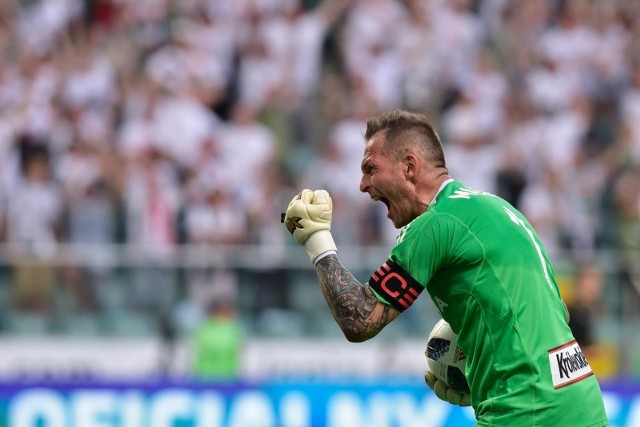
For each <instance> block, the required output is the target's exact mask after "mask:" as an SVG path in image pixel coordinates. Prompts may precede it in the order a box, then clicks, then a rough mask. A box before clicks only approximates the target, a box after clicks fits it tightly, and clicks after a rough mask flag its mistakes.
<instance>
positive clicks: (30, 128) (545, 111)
mask: <svg viewBox="0 0 640 427" xmlns="http://www.w3.org/2000/svg"><path fill="white" fill-rule="evenodd" d="M639 18H640V2H638V1H637V0H611V1H596V0H555V1H539V0H513V1H508V0H484V1H482V0H476V1H473V0H135V1H134V0H8V1H2V2H0V219H1V220H2V228H1V229H0V242H2V243H3V244H5V246H6V247H7V248H9V249H10V250H12V251H18V252H19V253H21V254H24V255H28V256H31V257H33V258H34V259H46V258H47V257H50V256H52V255H54V254H55V253H56V250H57V248H58V245H59V244H60V243H74V244H111V243H129V244H132V245H142V246H145V247H147V248H150V249H151V250H152V251H153V253H154V254H155V255H156V256H157V257H158V259H162V257H164V256H171V254H172V253H173V251H174V250H175V249H176V247H177V246H178V245H180V244H183V243H190V244H206V245H215V244H245V243H246V244H257V245H261V244H264V245H268V247H269V248H274V247H277V246H278V245H279V246H280V247H283V248H284V247H285V246H286V245H287V244H292V239H289V238H288V236H287V235H286V232H285V231H284V228H283V227H282V225H281V224H280V223H279V216H280V215H279V214H280V212H281V211H282V209H283V208H284V207H285V206H286V204H287V203H288V201H289V200H290V198H291V197H292V196H293V195H294V194H295V192H297V191H298V190H299V189H301V188H319V187H322V188H326V189H328V190H329V191H330V192H331V194H332V197H333V199H334V208H335V213H334V218H335V219H334V229H335V233H334V235H335V236H336V241H337V243H338V245H342V244H345V245H360V244H362V245H377V244H390V243H391V242H393V239H394V238H395V230H394V229H393V228H392V227H390V225H389V224H388V221H386V219H385V215H386V212H385V211H384V206H382V205H381V204H375V203H373V202H372V201H371V200H369V199H368V198H367V197H364V196H363V195H362V194H360V193H359V191H358V183H359V178H360V160H361V155H362V152H363V137H362V135H363V131H364V124H365V122H366V119H367V117H369V116H371V115H373V114H375V113H377V112H380V111H386V110H391V109H395V108H408V109H412V110H416V111H420V112H423V113H426V114H427V115H429V116H430V117H431V118H432V120H433V123H434V125H435V126H436V128H437V129H438V131H439V133H440V136H441V138H442V139H443V142H444V144H445V153H446V156H447V165H448V167H449V169H450V173H451V175H452V176H453V177H455V178H456V179H458V180H460V181H463V182H465V183H466V184H468V185H470V186H472V187H476V188H479V189H482V190H485V191H489V192H493V193H495V194H499V195H501V196H503V197H505V198H507V199H508V200H509V201H511V202H512V203H513V204H514V205H515V206H516V207H518V208H519V209H521V210H522V211H523V213H524V214H525V215H526V216H528V218H529V219H530V220H531V222H532V223H533V225H534V226H535V227H536V228H537V230H538V232H539V233H540V235H541V237H542V239H543V241H544V243H545V245H546V246H547V249H548V250H549V252H550V253H551V254H552V255H553V254H556V253H559V252H561V251H562V252H566V251H569V252H570V253H571V254H573V255H572V256H574V257H575V258H576V259H577V260H578V261H579V262H583V261H584V262H588V260H589V258H590V257H591V256H592V255H593V251H595V250H598V249H602V248H614V249H622V250H625V251H634V250H638V249H640V239H639V238H638V236H640V19H639ZM381 209H382V210H381ZM283 253H284V252H283ZM269 254H270V255H273V256H277V255H278V254H277V253H275V254H274V253H273V252H270V253H269ZM274 262H277V260H276V261H274ZM22 274H26V275H29V274H34V270H33V269H30V270H29V271H25V272H22ZM71 276H73V274H72V273H71ZM146 280H147V281H148V278H147V279H146ZM157 280H162V279H161V277H160V276H159V277H158V279H157ZM25 298H27V300H28V295H26V296H25Z"/></svg>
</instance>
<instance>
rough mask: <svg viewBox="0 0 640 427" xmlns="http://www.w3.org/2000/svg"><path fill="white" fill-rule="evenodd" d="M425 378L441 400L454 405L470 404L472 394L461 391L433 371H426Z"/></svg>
mask: <svg viewBox="0 0 640 427" xmlns="http://www.w3.org/2000/svg"><path fill="white" fill-rule="evenodd" d="M424 380H425V381H426V383H427V385H428V386H429V388H430V389H432V390H433V391H434V392H435V394H436V396H438V398H439V399H440V400H444V401H445V402H449V403H451V404H452V405H460V406H470V405H471V395H470V394H469V393H459V392H457V391H455V390H454V389H452V388H451V387H448V386H447V385H446V384H445V383H444V382H443V381H440V380H439V379H438V378H436V376H435V375H434V374H433V372H431V371H426V372H425V373H424Z"/></svg>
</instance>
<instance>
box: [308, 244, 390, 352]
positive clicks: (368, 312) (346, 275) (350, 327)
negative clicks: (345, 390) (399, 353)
mask: <svg viewBox="0 0 640 427" xmlns="http://www.w3.org/2000/svg"><path fill="white" fill-rule="evenodd" d="M316 272H317V273H318V280H319V281H320V288H321V289H322V293H323V294H324V298H325V300H326V301H327V305H328V306H329V309H330V310H331V314H333V318H334V319H335V320H336V322H337V323H338V326H340V329H342V332H343V333H344V336H345V337H346V338H347V340H349V341H351V342H362V341H366V340H368V339H369V338H372V337H374V336H375V335H377V334H378V332H380V331H381V330H382V328H384V327H385V326H386V325H387V324H388V323H389V322H391V321H392V320H393V319H395V318H396V317H398V314H400V312H399V311H398V310H396V309H395V308H393V307H391V306H390V305H387V304H384V303H382V302H380V300H378V298H376V296H375V295H374V294H373V291H372V290H371V288H370V287H369V285H368V284H366V283H365V284H364V285H363V284H361V283H360V282H358V281H357V280H356V278H355V277H353V275H352V274H351V273H350V272H349V271H347V270H346V269H345V268H344V267H343V266H342V264H340V261H339V260H338V257H337V256H336V255H333V254H332V255H328V256H326V257H324V258H322V259H320V260H319V261H318V263H317V264H316Z"/></svg>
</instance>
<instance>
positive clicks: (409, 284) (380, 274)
mask: <svg viewBox="0 0 640 427" xmlns="http://www.w3.org/2000/svg"><path fill="white" fill-rule="evenodd" d="M369 286H371V288H372V289H373V290H374V291H376V292H377V293H378V294H379V295H380V296H382V297H383V298H384V299H385V300H387V301H388V302H389V304H391V305H392V306H394V307H395V308H397V309H398V310H399V311H401V312H402V311H405V310H406V309H407V308H409V307H410V306H411V304H413V302H414V301H415V300H416V298H418V295H420V292H422V291H424V286H422V285H421V284H420V283H419V282H418V281H416V280H415V279H414V278H413V277H411V275H410V274H409V273H407V272H406V271H404V270H403V269H402V267H400V266H399V265H398V264H396V263H395V262H393V261H391V260H390V259H388V260H387V261H386V262H385V263H384V264H382V266H381V267H380V268H379V269H377V270H376V271H375V272H374V273H373V274H372V275H371V278H370V279H369Z"/></svg>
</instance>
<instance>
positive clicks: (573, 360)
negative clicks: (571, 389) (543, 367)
mask: <svg viewBox="0 0 640 427" xmlns="http://www.w3.org/2000/svg"><path fill="white" fill-rule="evenodd" d="M549 364H550V365H551V378H552V380H553V387H554V388H555V389H559V388H562V387H566V386H568V385H571V384H575V383H577V382H579V381H582V380H584V379H585V378H588V377H590V376H592V375H593V371H592V370H591V366H589V362H587V358H586V357H585V355H584V353H583V352H582V349H581V348H580V346H579V345H578V343H577V342H576V341H575V340H574V341H570V342H568V343H566V344H563V345H561V346H558V347H554V348H552V349H550V350H549Z"/></svg>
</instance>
